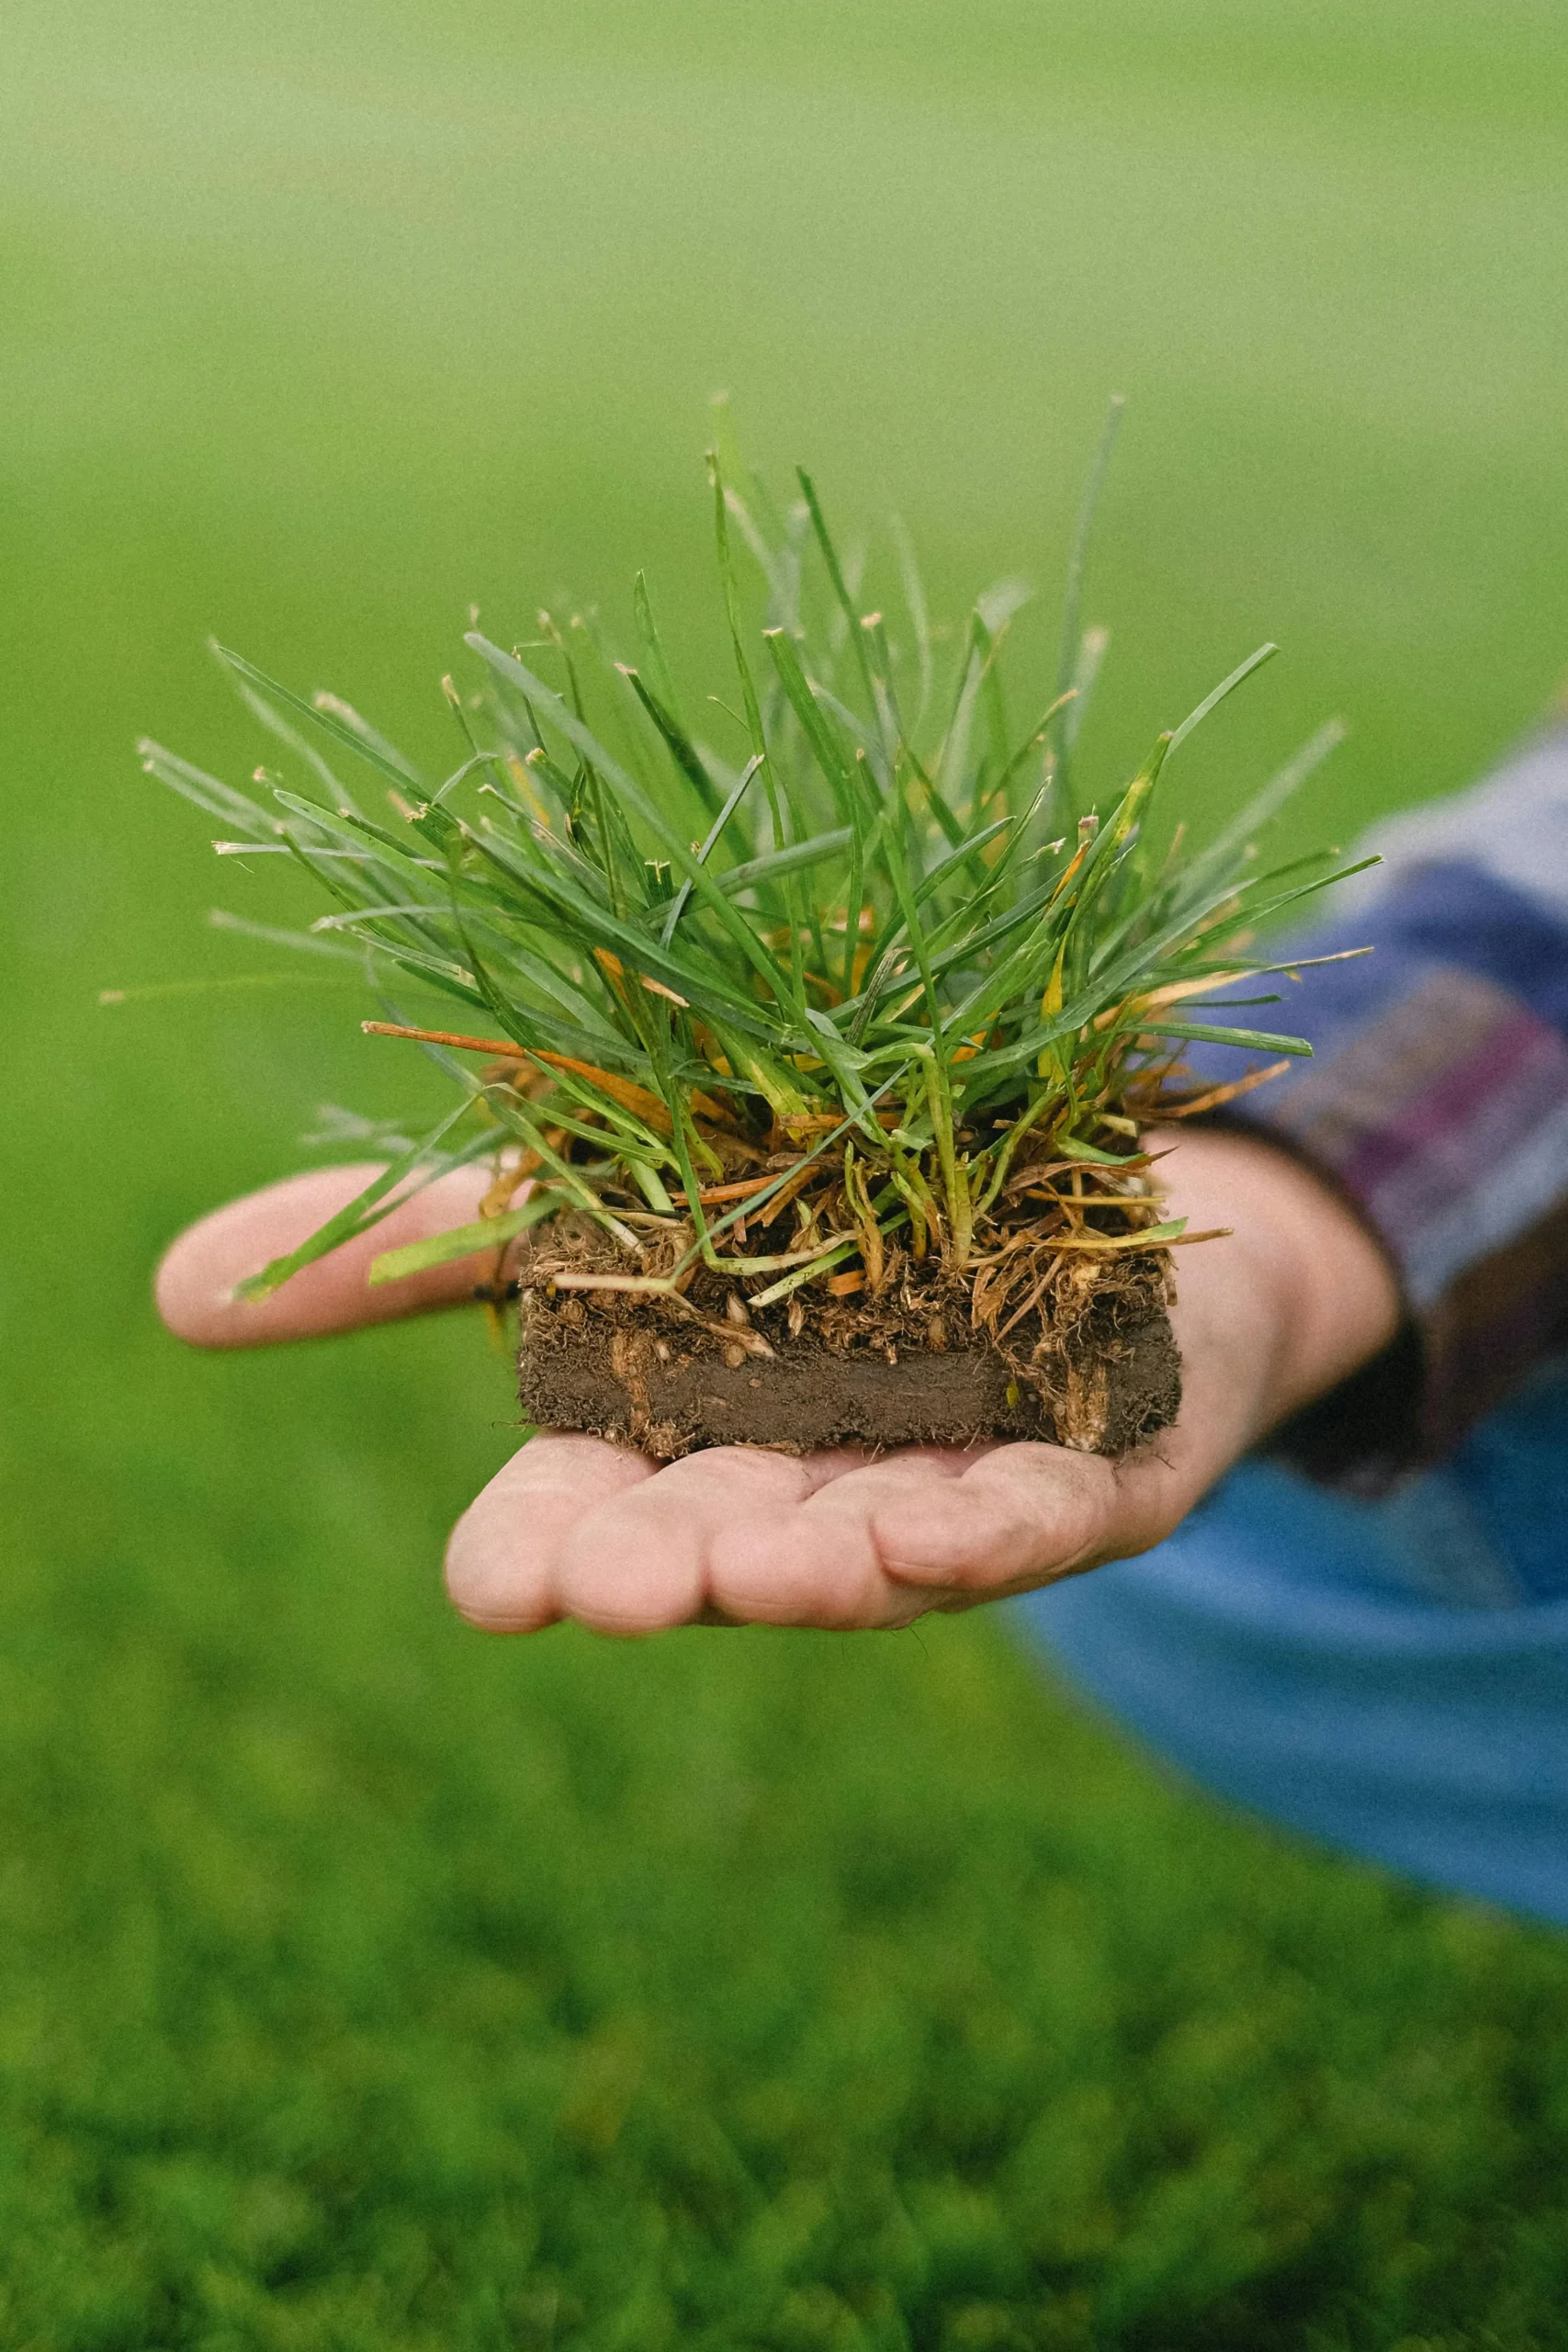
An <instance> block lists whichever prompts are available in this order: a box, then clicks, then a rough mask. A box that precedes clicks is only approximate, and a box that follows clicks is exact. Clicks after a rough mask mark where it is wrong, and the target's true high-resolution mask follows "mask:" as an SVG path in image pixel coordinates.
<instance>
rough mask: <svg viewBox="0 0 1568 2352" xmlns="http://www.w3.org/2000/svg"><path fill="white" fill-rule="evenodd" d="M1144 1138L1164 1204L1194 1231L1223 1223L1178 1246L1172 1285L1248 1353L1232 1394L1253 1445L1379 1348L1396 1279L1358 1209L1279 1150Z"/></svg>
mask: <svg viewBox="0 0 1568 2352" xmlns="http://www.w3.org/2000/svg"><path fill="white" fill-rule="evenodd" d="M1151 1142H1152V1145H1153V1148H1155V1149H1156V1150H1158V1149H1161V1148H1168V1150H1169V1157H1168V1159H1166V1160H1164V1161H1163V1162H1162V1163H1161V1170H1160V1172H1161V1174H1162V1176H1163V1177H1164V1178H1165V1180H1166V1182H1167V1184H1168V1190H1169V1193H1170V1200H1171V1205H1172V1207H1173V1208H1175V1209H1176V1210H1178V1211H1179V1213H1180V1214H1181V1215H1184V1216H1186V1217H1187V1218H1188V1220H1189V1224H1190V1227H1192V1229H1194V1230H1202V1229H1204V1228H1211V1227H1229V1228H1230V1233H1229V1237H1228V1238H1226V1239H1224V1240H1223V1241H1214V1242H1212V1243H1203V1244H1201V1245H1200V1246H1198V1247H1196V1248H1194V1249H1193V1250H1191V1251H1190V1252H1188V1251H1183V1252H1182V1253H1181V1256H1180V1257H1179V1260H1178V1284H1179V1293H1180V1295H1181V1296H1182V1298H1183V1299H1184V1300H1186V1299H1190V1300H1191V1303H1192V1305H1193V1306H1194V1307H1195V1308H1197V1309H1198V1310H1200V1311H1201V1312H1202V1311H1204V1310H1206V1312H1205V1314H1204V1319H1205V1322H1206V1323H1207V1324H1208V1325H1209V1326H1210V1327H1211V1328H1212V1337H1213V1341H1214V1342H1215V1343H1217V1344H1219V1345H1222V1346H1227V1347H1228V1349H1229V1351H1230V1352H1231V1353H1232V1355H1233V1358H1235V1357H1238V1356H1243V1355H1245V1356H1247V1357H1249V1358H1250V1378H1249V1379H1248V1380H1247V1384H1246V1385H1247V1395H1246V1397H1245V1398H1244V1399H1241V1400H1238V1401H1239V1402H1240V1403H1241V1405H1242V1407H1243V1408H1244V1409H1245V1412H1246V1418H1247V1423H1248V1427H1247V1443H1248V1444H1251V1443H1254V1442H1257V1440H1258V1439H1259V1438H1261V1437H1263V1436H1264V1435H1266V1434H1267V1432H1268V1431H1269V1430H1270V1429H1272V1428H1274V1427H1275V1426H1276V1424H1277V1423H1278V1422H1280V1421H1281V1420H1283V1419H1287V1418H1288V1417H1289V1416H1290V1415H1291V1414H1292V1413H1294V1412H1297V1411H1299V1410H1300V1408H1302V1407H1303V1405H1307V1404H1310V1403H1311V1402H1312V1401H1313V1400H1314V1398H1315V1397H1321V1396H1323V1395H1325V1394H1326V1392H1327V1391H1328V1390H1329V1389H1331V1388H1333V1387H1336V1386H1337V1385H1338V1383H1339V1382H1340V1381H1342V1380H1344V1379H1346V1378H1347V1377H1348V1375H1349V1374H1351V1373H1353V1372H1355V1371H1356V1370H1357V1369H1358V1368H1359V1366H1360V1365H1362V1364H1364V1363H1369V1362H1370V1361H1371V1358H1372V1357H1374V1356H1376V1355H1377V1354H1378V1353H1379V1352H1380V1351H1382V1349H1383V1348H1384V1347H1386V1346H1387V1344H1388V1342H1389V1341H1390V1340H1392V1339H1393V1336H1394V1334H1395V1333H1396V1331H1397V1330H1398V1329H1399V1325H1400V1320H1401V1302H1400V1295H1399V1288H1398V1283H1397V1282H1396V1279H1395V1276H1394V1273H1393V1269H1392V1267H1391V1266H1390V1264H1389V1262H1388V1260H1387V1259H1386V1257H1385V1256H1384V1254H1383V1251H1382V1248H1381V1246H1380V1244H1379V1243H1378V1241H1377V1240H1376V1239H1375V1238H1374V1237H1373V1235H1372V1234H1371V1231H1370V1230H1369V1229H1368V1227H1366V1226H1365V1225H1364V1224H1363V1223H1362V1221H1361V1219H1360V1218H1359V1216H1357V1214H1356V1212H1355V1210H1354V1209H1353V1208H1351V1207H1350V1206H1349V1205H1348V1204H1347V1203H1346V1202H1345V1201H1344V1200H1343V1199H1341V1198H1340V1196H1339V1195H1338V1194H1337V1193H1335V1192H1334V1191H1332V1190H1331V1189H1330V1188H1329V1186H1328V1185H1326V1184H1325V1183H1324V1182H1321V1181H1320V1180H1319V1179H1318V1178H1317V1177H1316V1176H1314V1174H1313V1173H1312V1171H1311V1170H1309V1169H1307V1168H1305V1167H1303V1165H1302V1164H1301V1163H1300V1162H1299V1161H1297V1160H1295V1159H1292V1157H1291V1156H1290V1155H1289V1154H1288V1153H1286V1152H1283V1151H1281V1150H1280V1149H1278V1148H1276V1147H1275V1146H1273V1145H1271V1144H1269V1143H1267V1142H1265V1141H1262V1140H1260V1139H1258V1138H1257V1137H1254V1136H1243V1135H1237V1134H1235V1133H1231V1132H1228V1131H1225V1130H1219V1129H1210V1130H1199V1131H1198V1132H1196V1133H1192V1134H1187V1135H1179V1134H1173V1133H1172V1132H1171V1131H1170V1130H1166V1131H1164V1133H1163V1134H1162V1135H1161V1136H1158V1137H1157V1138H1151Z"/></svg>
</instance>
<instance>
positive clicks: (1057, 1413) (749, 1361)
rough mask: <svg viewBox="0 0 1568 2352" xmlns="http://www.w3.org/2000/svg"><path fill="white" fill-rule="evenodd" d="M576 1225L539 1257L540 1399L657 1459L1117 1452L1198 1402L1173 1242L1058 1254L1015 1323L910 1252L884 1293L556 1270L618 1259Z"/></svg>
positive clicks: (526, 1339)
mask: <svg viewBox="0 0 1568 2352" xmlns="http://www.w3.org/2000/svg"><path fill="white" fill-rule="evenodd" d="M565 1225H566V1221H565V1220H562V1221H561V1222H560V1223H559V1224H558V1227H556V1229H555V1233H554V1235H553V1237H552V1241H551V1245H550V1249H549V1253H548V1255H546V1254H545V1253H544V1252H542V1251H541V1252H540V1253H538V1254H536V1257H535V1259H534V1260H533V1261H531V1262H530V1264H529V1265H528V1266H527V1267H526V1269H525V1274H524V1284H525V1287H524V1291H523V1316H522V1340H521V1349H520V1356H519V1372H520V1383H519V1388H520V1396H521V1400H522V1406H523V1410H524V1413H525V1416H526V1418H527V1419H529V1420H531V1421H535V1422H537V1423H539V1424H541V1425H543V1426H545V1427H547V1428H553V1429H569V1430H589V1431H592V1432H593V1433H594V1434H595V1435H598V1436H601V1437H608V1438H616V1439H620V1440H623V1441H626V1442H630V1443H632V1444H635V1445H637V1446H638V1447H640V1448H641V1449H642V1450H643V1451H644V1452H645V1453H651V1454H652V1455H654V1456H655V1458H656V1459H658V1460H660V1461H673V1460H675V1459H676V1458H677V1457H678V1456H680V1455H682V1454H684V1453H691V1452H693V1451H694V1449H696V1448H697V1447H700V1446H708V1445H748V1444H749V1445H764V1446H771V1447H773V1448H775V1449H777V1450H779V1451H782V1452H787V1453H805V1452H807V1450H809V1449H810V1448H812V1447H815V1446H822V1445H836V1444H839V1443H842V1442H860V1443H863V1444H866V1445H871V1446H890V1445H912V1444H941V1445H958V1446H962V1445H969V1444H974V1443H975V1442H976V1441H978V1440H981V1439H986V1438H1032V1439H1036V1440H1045V1441H1047V1442H1055V1443H1056V1444H1060V1445H1066V1446H1070V1447H1072V1448H1074V1449H1075V1450H1076V1451H1077V1452H1081V1453H1106V1454H1120V1453H1128V1452H1130V1451H1131V1450H1132V1449H1133V1448H1134V1446H1136V1445H1139V1444H1142V1443H1143V1442H1145V1441H1146V1440H1147V1439H1149V1438H1151V1437H1154V1436H1156V1434H1157V1433H1158V1431H1159V1430H1163V1429H1166V1428H1168V1426H1169V1424H1170V1423H1171V1422H1172V1421H1173V1420H1174V1419H1176V1415H1177V1411H1178V1408H1179V1405H1180V1402H1181V1366H1180V1358H1179V1354H1178V1352H1177V1348H1176V1342H1175V1340H1174V1337H1173V1335H1172V1332H1171V1328H1170V1320H1169V1316H1168V1300H1169V1295H1170V1286H1169V1275H1168V1270H1167V1269H1168V1261H1166V1259H1165V1258H1164V1256H1163V1255H1162V1254H1160V1253H1156V1252H1153V1251H1151V1252H1148V1253H1146V1254H1145V1253H1137V1254H1132V1255H1125V1256H1122V1255H1119V1256H1118V1257H1117V1258H1115V1259H1114V1260H1111V1261H1109V1262H1108V1261H1107V1259H1106V1258H1104V1257H1097V1258H1092V1259H1091V1258H1088V1257H1087V1256H1079V1257H1077V1258H1076V1259H1069V1258H1066V1256H1065V1255H1063V1256H1059V1257H1058V1259H1057V1261H1056V1264H1055V1269H1054V1272H1053V1279H1052V1282H1051V1283H1050V1285H1049V1286H1048V1289H1047V1294H1046V1295H1045V1296H1044V1298H1043V1301H1042V1303H1041V1305H1040V1306H1039V1308H1038V1309H1037V1310H1035V1311H1033V1312H1032V1313H1031V1315H1030V1316H1029V1317H1026V1318H1025V1319H1024V1320H1023V1321H1021V1322H1020V1323H1015V1324H1014V1326H1013V1328H1012V1329H1010V1330H1008V1331H1007V1332H1006V1333H1005V1336H1004V1337H1003V1338H1001V1339H1000V1340H998V1339H996V1338H994V1337H993V1336H992V1334H991V1332H990V1331H989V1330H988V1329H987V1328H985V1326H984V1324H983V1323H981V1322H977V1321H976V1314H975V1306H974V1285H973V1283H969V1282H967V1281H966V1280H965V1278H964V1277H963V1276H962V1275H953V1274H952V1273H950V1272H944V1271H943V1270H942V1269H940V1268H935V1267H929V1266H928V1267H919V1268H918V1267H915V1266H913V1265H911V1264H909V1263H908V1262H907V1261H906V1263H905V1264H904V1265H903V1266H902V1267H901V1268H900V1269H899V1270H898V1272H897V1277H896V1279H895V1280H894V1281H893V1282H892V1283H890V1284H889V1285H888V1286H887V1288H886V1291H885V1293H884V1294H883V1295H880V1296H879V1297H877V1298H876V1299H875V1300H867V1299H864V1298H858V1299H857V1298H845V1299H841V1300H831V1299H820V1298H818V1299H814V1300H813V1302H812V1304H811V1306H810V1307H809V1309H804V1307H803V1303H802V1302H803V1301H804V1297H805V1294H803V1293H801V1292H797V1293H796V1294H795V1299H794V1300H792V1301H790V1302H789V1303H788V1305H786V1304H785V1303H784V1302H779V1303H778V1304H776V1305H774V1306H769V1307H764V1308H759V1309H755V1310H753V1309H752V1308H751V1307H750V1304H749V1302H748V1301H747V1300H746V1298H745V1296H744V1293H743V1290H742V1289H741V1287H740V1286H739V1285H738V1284H736V1283H731V1282H728V1281H727V1280H725V1279H724V1278H722V1277H719V1276H717V1275H715V1274H713V1273H712V1272H710V1271H709V1270H707V1269H706V1268H701V1269H699V1271H698V1273H697V1276H696V1277H695V1279H694V1281H693V1282H692V1283H691V1284H690V1286H689V1288H688V1290H687V1292H686V1294H685V1295H684V1296H683V1297H675V1298H672V1297H669V1296H650V1295H647V1294H646V1293H644V1294H638V1293H628V1292H625V1291H611V1290H577V1289H570V1288H557V1287H555V1284H554V1280H553V1278H554V1276H555V1275H556V1274H558V1273H562V1272H565V1273H568V1274H569V1277H570V1273H571V1272H573V1271H576V1272H581V1271H583V1270H585V1269H588V1270H600V1271H604V1270H609V1269H610V1268H611V1267H613V1266H614V1264H615V1260H614V1257H613V1255H611V1256H608V1257H607V1256H606V1245H605V1244H604V1242H603V1241H602V1239H601V1238H600V1237H599V1236H598V1235H597V1234H596V1233H593V1232H592V1229H590V1230H588V1231H586V1232H584V1231H581V1230H578V1231H575V1232H573V1231H572V1230H570V1227H568V1228H567V1229H566V1230H564V1231H563V1229H562V1227H564V1226H565ZM620 1270H621V1271H622V1272H625V1271H626V1269H625V1267H622V1268H621V1269H620ZM752 1286H753V1287H754V1288H762V1287H765V1283H754V1284H753V1285H752ZM792 1306H793V1308H794V1313H793V1315H792V1314H791V1312H790V1307H792ZM792 1327H793V1328H792Z"/></svg>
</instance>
